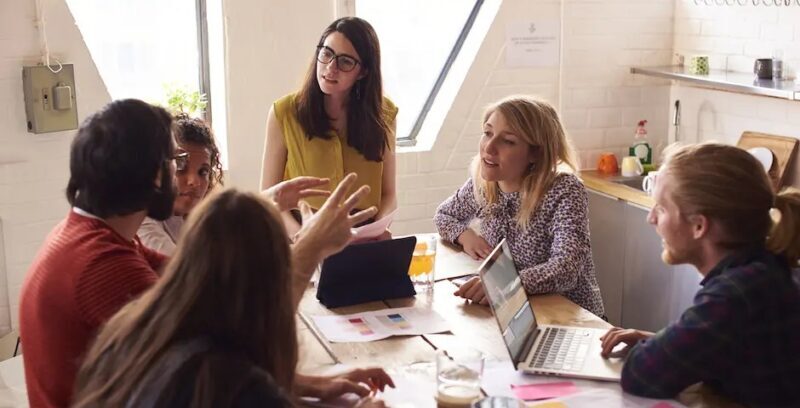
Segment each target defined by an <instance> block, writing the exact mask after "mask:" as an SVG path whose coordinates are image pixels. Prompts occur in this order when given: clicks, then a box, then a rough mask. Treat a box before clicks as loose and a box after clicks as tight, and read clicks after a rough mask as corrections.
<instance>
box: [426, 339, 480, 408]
mask: <svg viewBox="0 0 800 408" xmlns="http://www.w3.org/2000/svg"><path fill="white" fill-rule="evenodd" d="M482 375H483V354H482V353H481V352H480V351H477V350H465V351H460V352H451V353H449V354H446V353H444V352H443V351H441V350H440V351H439V352H438V353H437V355H436V386H437V394H436V399H437V401H438V403H439V405H440V406H445V407H468V406H469V405H470V404H471V403H472V402H473V401H475V400H477V399H479V398H480V397H481V376H482Z"/></svg>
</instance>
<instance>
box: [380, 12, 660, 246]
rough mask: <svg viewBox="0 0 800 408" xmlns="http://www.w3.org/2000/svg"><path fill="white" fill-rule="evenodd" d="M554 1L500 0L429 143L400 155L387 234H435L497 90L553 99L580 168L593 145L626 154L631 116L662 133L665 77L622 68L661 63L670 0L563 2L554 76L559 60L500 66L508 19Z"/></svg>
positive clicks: (587, 164)
mask: <svg viewBox="0 0 800 408" xmlns="http://www.w3.org/2000/svg"><path fill="white" fill-rule="evenodd" d="M561 7H562V2H561V1H551V0H538V1H531V0H504V1H503V3H502V5H501V6H500V10H499V11H498V14H497V18H496V20H495V22H494V24H493V25H492V27H491V28H490V29H489V33H488V34H487V36H486V39H485V40H484V42H483V45H482V46H481V49H480V50H479V51H478V56H477V58H476V61H475V62H474V63H473V65H472V67H471V69H470V71H469V73H468V74H467V78H466V80H465V82H464V85H463V86H462V88H461V90H460V91H459V93H458V96H457V98H456V102H455V103H454V104H453V106H452V108H451V109H450V111H449V113H448V114H447V117H446V119H445V121H444V124H443V126H442V129H441V131H440V132H439V134H438V135H437V139H436V142H435V144H434V146H433V149H432V150H431V151H430V152H421V153H402V152H401V153H400V154H399V156H398V157H399V160H398V177H397V182H398V190H399V203H400V210H399V213H398V216H397V218H396V221H395V223H394V225H393V226H392V230H393V231H394V232H396V233H400V234H407V233H413V232H420V231H433V229H434V227H433V223H432V222H431V218H432V217H433V213H434V211H435V209H436V207H437V206H438V204H439V203H441V202H442V201H443V200H444V199H445V198H447V197H448V196H449V195H451V194H452V193H453V192H454V191H455V190H456V189H457V188H458V187H459V186H461V185H462V184H463V183H464V181H465V180H466V178H467V177H468V173H467V166H468V164H469V161H470V159H471V158H472V157H473V156H474V155H475V154H476V153H477V149H478V137H479V135H480V133H481V130H482V128H481V116H482V112H483V107H484V106H485V105H487V104H489V103H491V102H493V101H495V100H497V99H500V98H502V97H503V96H506V95H510V94H517V93H528V94H533V95H537V96H540V97H542V98H545V99H547V100H549V101H551V102H552V103H554V104H556V105H558V104H559V103H560V104H561V105H562V112H561V113H562V118H563V120H564V123H565V125H566V127H567V131H568V133H569V135H570V136H571V137H572V140H573V142H574V143H575V146H576V148H577V149H578V150H579V153H580V158H581V163H580V165H581V167H582V168H593V167H594V166H595V165H596V162H597V158H598V156H599V153H600V152H603V151H613V152H614V153H616V154H617V155H621V154H623V153H626V152H627V146H629V145H630V144H631V143H632V141H633V133H634V130H635V129H636V122H637V121H638V120H639V119H648V120H649V121H650V124H649V129H650V135H651V137H652V138H653V142H654V144H656V145H658V144H663V141H664V140H666V134H667V131H668V125H667V122H668V117H669V111H668V109H669V108H668V106H669V87H668V85H667V83H666V82H665V81H655V80H651V79H648V78H642V77H637V76H633V75H631V74H630V73H629V69H630V67H631V66H633V65H666V64H668V63H669V61H670V56H671V54H672V24H673V23H672V21H673V0H647V1H641V0H625V1H622V0H614V1H607V0H604V1H601V0H564V4H563V7H564V9H563V15H564V19H563V21H562V24H563V32H564V45H563V48H564V55H563V65H562V67H563V71H562V73H561V75H562V81H561V82H560V81H559V69H558V68H557V67H554V68H548V69H533V68H508V67H506V66H505V50H504V45H505V35H506V25H507V24H511V23H516V22H525V21H529V20H531V19H540V18H556V19H558V18H559V16H560V15H561V14H562V10H561ZM400 108H401V109H402V107H400Z"/></svg>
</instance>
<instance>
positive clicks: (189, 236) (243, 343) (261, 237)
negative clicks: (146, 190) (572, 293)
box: [73, 189, 297, 407]
mask: <svg viewBox="0 0 800 408" xmlns="http://www.w3.org/2000/svg"><path fill="white" fill-rule="evenodd" d="M184 228H185V232H184V233H183V235H182V236H183V238H181V240H180V242H179V243H178V248H177V250H176V252H175V255H174V256H173V257H172V259H171V260H170V261H169V263H168V264H167V267H166V270H165V272H164V276H163V277H162V278H161V279H160V280H159V281H158V283H156V285H155V286H154V287H153V288H151V289H150V290H148V291H147V292H145V293H144V294H143V295H142V297H141V298H139V299H138V300H135V301H133V302H132V303H130V304H128V305H127V306H125V307H124V308H123V309H122V310H121V311H120V312H119V313H117V314H116V315H115V316H114V317H112V318H111V320H109V322H108V323H107V324H106V325H105V326H104V327H103V329H102V331H101V332H100V334H99V335H98V336H97V339H96V340H95V342H94V344H93V346H92V347H91V348H90V349H89V351H88V353H87V355H86V358H85V359H84V362H83V366H82V367H81V369H80V371H79V373H78V376H77V381H76V391H75V397H74V399H73V404H74V405H73V406H76V407H105V406H114V407H120V406H125V403H126V402H127V401H129V400H130V398H131V396H132V395H135V394H136V392H137V387H139V386H140V384H142V380H143V378H144V377H145V376H146V375H147V374H148V370H150V369H151V367H153V366H154V364H156V363H157V362H158V361H159V359H160V358H161V357H162V356H163V355H164V353H165V351H167V350H169V349H170V348H171V347H173V346H175V345H178V344H185V342H186V341H190V340H193V339H198V338H200V339H209V340H211V341H212V343H213V344H214V345H215V346H217V347H220V348H221V349H223V350H228V351H232V352H234V355H235V356H241V357H244V358H245V359H246V360H247V361H249V362H251V363H252V364H254V365H255V366H256V367H258V368H260V369H262V370H263V371H265V372H266V373H269V375H271V376H272V378H273V379H274V382H275V383H276V384H277V385H278V386H280V387H281V388H282V389H283V390H284V391H286V392H287V393H291V391H292V386H293V380H294V375H295V369H296V365H297V337H296V331H295V308H294V303H293V301H292V290H291V280H292V277H291V273H290V271H291V269H290V252H289V243H288V240H287V238H286V230H285V229H284V228H283V224H282V222H281V221H280V216H279V213H278V210H277V209H276V208H275V207H274V205H272V204H270V203H268V202H267V201H265V200H264V199H262V198H260V197H259V196H258V195H256V194H252V193H244V192H239V191H236V190H233V189H228V190H224V191H222V192H220V193H216V194H212V195H211V196H210V197H209V198H207V199H206V200H204V201H203V202H202V203H201V204H200V205H199V206H198V207H197V208H196V209H195V210H194V211H192V212H191V214H190V215H189V220H188V222H187V225H186V226H185V227H184ZM196 375H197V376H198V377H200V373H196ZM216 375H217V376H220V375H224V374H221V373H220V372H219V371H218V372H217V373H216ZM217 379H218V380H219V378H217ZM197 381H201V380H200V379H199V378H198V379H197ZM201 382H202V385H203V387H205V388H209V387H210V388H212V390H209V389H203V390H201V391H202V393H195V395H194V398H197V396H198V395H201V394H202V395H205V396H209V395H215V393H216V394H220V393H223V392H225V391H223V389H224V387H223V386H222V385H220V384H222V383H225V381H216V382H215V381H201ZM181 383H184V384H185V382H183V381H168V383H165V384H166V385H165V386H164V388H163V391H162V395H174V394H175V393H176V392H178V390H176V389H174V387H177V386H179V385H178V384H181ZM189 383H193V382H192V381H189ZM217 397H219V398H220V399H224V396H220V395H217ZM197 402H198V401H194V403H197ZM200 402H201V403H202V402H204V401H200ZM192 406H199V405H192Z"/></svg>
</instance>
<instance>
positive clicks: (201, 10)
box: [195, 0, 212, 126]
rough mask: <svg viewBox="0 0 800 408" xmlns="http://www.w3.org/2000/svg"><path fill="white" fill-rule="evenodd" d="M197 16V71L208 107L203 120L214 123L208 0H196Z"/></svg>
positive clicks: (201, 91)
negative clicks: (207, 11)
mask: <svg viewBox="0 0 800 408" xmlns="http://www.w3.org/2000/svg"><path fill="white" fill-rule="evenodd" d="M195 10H196V18H197V58H198V61H197V68H198V69H197V72H198V74H199V78H198V79H199V81H200V86H199V89H200V94H201V95H203V94H204V95H205V96H206V101H207V102H206V108H205V111H204V112H203V120H204V121H206V123H208V126H211V125H212V114H211V62H210V60H209V51H208V14H207V13H206V0H195Z"/></svg>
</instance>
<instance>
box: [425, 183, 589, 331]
mask: <svg viewBox="0 0 800 408" xmlns="http://www.w3.org/2000/svg"><path fill="white" fill-rule="evenodd" d="M521 201H522V200H521V197H520V194H519V193H503V192H502V191H501V192H500V196H499V200H498V202H497V203H494V204H492V205H486V204H481V203H479V202H478V201H477V200H476V199H475V195H474V192H473V183H472V179H469V180H467V182H466V183H465V184H464V185H463V186H462V187H461V188H460V189H458V191H456V193H455V194H454V195H453V196H451V197H450V198H448V199H447V200H445V201H444V202H443V203H442V204H441V205H439V208H437V209H436V215H435V216H434V217H433V222H434V223H435V224H436V228H437V229H438V230H439V234H440V235H441V236H442V238H443V239H445V240H448V241H450V242H455V240H456V238H458V236H459V235H461V233H463V232H464V231H465V230H466V229H467V228H468V224H469V223H470V221H472V220H473V219H475V218H477V219H480V220H481V226H480V231H479V234H480V236H481V237H483V239H485V240H486V242H487V243H488V244H489V245H491V246H492V247H494V246H496V245H497V244H498V243H499V242H500V240H502V239H503V238H504V237H505V238H506V241H507V242H508V245H509V248H511V253H512V255H513V258H514V263H515V264H516V266H517V269H518V270H519V271H520V276H521V278H522V285H523V286H524V287H525V291H526V292H528V294H537V293H559V294H561V295H564V296H565V297H566V298H567V299H569V300H571V301H573V302H575V303H577V304H578V305H580V306H581V307H583V308H584V309H586V310H588V311H590V312H592V313H594V314H596V315H597V316H600V317H603V315H604V313H605V312H604V309H603V299H602V297H601V296H600V287H599V286H598V285H597V277H596V276H595V273H594V263H593V262H592V249H591V245H590V243H589V215H588V198H587V195H586V190H585V189H584V187H583V184H582V183H581V181H580V180H579V179H578V178H577V177H575V176H574V175H572V174H568V173H560V174H558V175H557V176H556V178H555V180H554V181H553V185H552V187H550V190H549V191H548V192H547V194H545V196H544V199H543V201H542V203H541V205H540V207H539V208H538V209H537V211H536V213H535V214H534V215H533V217H532V218H531V219H530V221H528V229H527V231H523V230H522V229H521V228H520V227H519V225H517V221H516V219H515V216H516V214H517V211H519V208H520V204H521Z"/></svg>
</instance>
